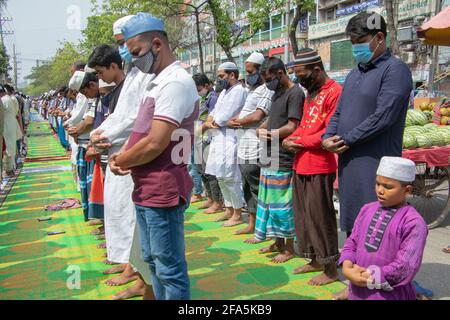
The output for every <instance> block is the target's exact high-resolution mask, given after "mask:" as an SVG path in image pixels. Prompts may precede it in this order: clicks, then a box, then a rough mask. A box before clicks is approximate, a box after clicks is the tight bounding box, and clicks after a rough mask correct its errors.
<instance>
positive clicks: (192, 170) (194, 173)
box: [189, 147, 203, 194]
mask: <svg viewBox="0 0 450 320" xmlns="http://www.w3.org/2000/svg"><path fill="white" fill-rule="evenodd" d="M189 175H190V176H191V178H192V182H193V183H194V190H193V194H202V193H203V185H202V176H201V174H200V172H198V169H197V165H196V164H195V162H194V147H192V153H191V164H190V165H189Z"/></svg>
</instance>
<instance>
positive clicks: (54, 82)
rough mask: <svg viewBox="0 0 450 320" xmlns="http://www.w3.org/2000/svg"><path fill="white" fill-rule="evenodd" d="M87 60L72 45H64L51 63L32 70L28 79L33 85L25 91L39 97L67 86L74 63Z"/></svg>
mask: <svg viewBox="0 0 450 320" xmlns="http://www.w3.org/2000/svg"><path fill="white" fill-rule="evenodd" d="M86 58H87V57H86V56H85V55H83V54H81V53H80V49H79V48H77V47H76V46H74V45H73V44H72V43H70V42H65V43H62V46H61V48H60V49H58V51H57V53H56V55H55V57H54V58H53V59H52V60H51V61H49V62H47V63H45V64H43V65H41V66H39V67H34V68H33V69H32V70H31V74H30V75H29V76H27V77H26V79H29V80H31V81H32V83H31V85H30V86H28V87H27V88H26V89H25V90H24V91H25V92H26V93H27V94H29V95H38V94H41V93H43V92H46V91H49V90H51V89H55V88H58V87H62V86H67V84H68V83H69V80H70V77H71V74H70V68H71V66H72V65H73V63H74V62H75V61H77V60H86Z"/></svg>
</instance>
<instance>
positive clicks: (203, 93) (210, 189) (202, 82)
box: [192, 73, 223, 214]
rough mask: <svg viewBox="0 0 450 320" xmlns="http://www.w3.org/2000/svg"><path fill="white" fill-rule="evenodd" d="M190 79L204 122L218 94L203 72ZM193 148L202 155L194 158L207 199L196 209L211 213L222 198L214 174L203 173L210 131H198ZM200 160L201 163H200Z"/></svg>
mask: <svg viewBox="0 0 450 320" xmlns="http://www.w3.org/2000/svg"><path fill="white" fill-rule="evenodd" d="M192 79H194V82H195V85H196V86H197V92H198V94H199V96H200V97H201V106H200V112H199V113H200V116H199V120H200V122H201V124H202V125H203V123H205V122H206V120H207V119H208V116H209V114H210V113H211V112H212V111H213V110H214V108H215V106H216V103H217V99H218V98H219V95H218V94H217V92H216V91H215V90H214V88H213V85H212V83H211V80H209V79H208V77H207V76H206V75H205V74H202V73H197V74H195V75H194V76H193V77H192ZM196 139H198V140H196V141H195V148H196V150H195V151H196V152H197V153H196V154H197V155H202V157H201V159H198V157H196V158H195V160H198V163H197V161H195V162H196V163H197V171H198V172H199V173H200V175H201V178H202V181H203V185H204V186H205V190H206V197H207V198H208V200H207V201H206V202H205V203H203V204H202V205H200V206H198V209H206V210H205V211H203V213H205V214H213V213H217V212H221V211H223V198H222V192H221V191H220V187H219V181H217V178H216V177H215V176H212V175H210V174H206V173H205V168H206V163H207V162H208V152H209V145H210V143H211V136H210V132H206V133H205V134H202V133H199V134H198V136H196ZM200 162H201V163H200Z"/></svg>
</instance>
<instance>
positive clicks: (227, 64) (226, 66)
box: [218, 62, 239, 71]
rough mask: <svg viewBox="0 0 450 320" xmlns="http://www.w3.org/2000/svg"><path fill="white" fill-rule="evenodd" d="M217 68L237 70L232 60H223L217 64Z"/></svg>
mask: <svg viewBox="0 0 450 320" xmlns="http://www.w3.org/2000/svg"><path fill="white" fill-rule="evenodd" d="M218 70H225V71H238V70H239V69H238V67H237V65H236V64H235V63H233V62H224V63H222V64H221V65H220V66H219V69H218Z"/></svg>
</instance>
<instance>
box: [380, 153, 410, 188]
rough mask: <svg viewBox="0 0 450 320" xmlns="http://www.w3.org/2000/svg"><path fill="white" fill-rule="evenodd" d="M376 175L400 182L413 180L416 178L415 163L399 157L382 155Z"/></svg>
mask: <svg viewBox="0 0 450 320" xmlns="http://www.w3.org/2000/svg"><path fill="white" fill-rule="evenodd" d="M377 175H378V176H382V177H386V178H390V179H394V180H398V181H401V182H413V181H414V180H415V179H416V164H415V163H414V162H413V161H411V160H409V159H405V158H401V157H383V158H381V161H380V165H379V166H378V170H377Z"/></svg>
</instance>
